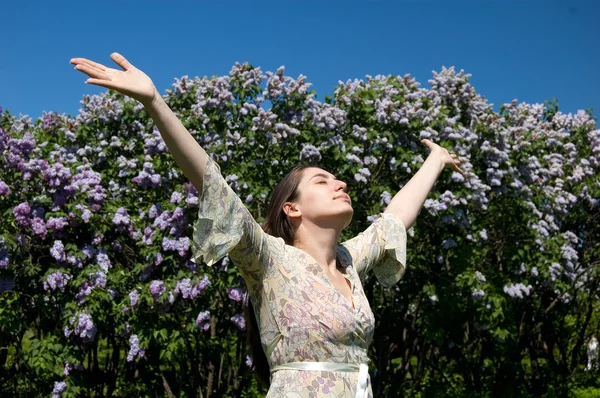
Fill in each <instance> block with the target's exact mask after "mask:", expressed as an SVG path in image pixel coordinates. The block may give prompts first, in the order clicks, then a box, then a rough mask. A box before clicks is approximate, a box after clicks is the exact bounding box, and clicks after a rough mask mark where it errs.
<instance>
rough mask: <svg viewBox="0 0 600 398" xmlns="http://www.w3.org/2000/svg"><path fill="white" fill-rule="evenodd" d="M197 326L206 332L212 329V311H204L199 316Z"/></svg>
mask: <svg viewBox="0 0 600 398" xmlns="http://www.w3.org/2000/svg"><path fill="white" fill-rule="evenodd" d="M196 326H197V327H199V328H201V329H203V330H204V331H205V332H206V331H207V330H208V329H210V311H202V312H200V313H199V314H198V318H196Z"/></svg>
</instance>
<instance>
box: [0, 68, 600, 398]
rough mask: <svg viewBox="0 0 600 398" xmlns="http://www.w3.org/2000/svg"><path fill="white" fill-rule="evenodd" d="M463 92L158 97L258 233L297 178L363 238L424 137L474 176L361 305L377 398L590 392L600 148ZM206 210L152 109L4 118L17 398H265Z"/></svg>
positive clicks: (241, 91) (404, 83)
mask: <svg viewBox="0 0 600 398" xmlns="http://www.w3.org/2000/svg"><path fill="white" fill-rule="evenodd" d="M469 77H470V76H469V75H468V74H465V73H464V72H462V71H460V72H457V71H455V70H454V69H453V68H443V69H442V70H441V71H440V72H436V73H434V74H433V77H432V79H431V80H430V81H429V88H423V87H421V86H420V85H419V83H417V82H416V81H415V79H413V78H411V77H410V76H409V75H406V76H374V77H373V76H367V77H366V78H365V79H363V80H359V79H355V80H349V81H347V82H339V84H338V86H337V87H336V88H335V91H334V92H333V94H332V95H331V96H328V97H326V98H325V100H324V101H319V100H317V99H316V96H315V93H314V92H311V91H310V84H309V83H308V82H307V81H306V78H305V77H304V76H302V75H301V76H299V77H298V78H297V79H294V78H292V77H290V76H287V75H286V74H285V69H284V68H280V69H278V70H277V71H276V72H265V73H263V72H262V71H261V70H260V69H259V68H253V67H251V66H249V65H247V64H236V65H234V66H233V67H232V69H231V71H230V73H229V75H227V76H221V77H213V78H193V79H191V78H188V77H182V78H180V79H176V80H175V83H174V84H173V88H172V89H169V90H168V91H167V92H166V93H165V95H164V97H165V99H166V101H167V103H168V104H169V105H170V106H171V107H172V108H173V110H174V111H175V112H176V114H177V115H178V116H179V117H180V118H181V120H182V122H183V123H184V125H185V126H186V127H187V128H188V130H189V131H190V133H191V134H192V135H193V136H194V137H195V138H196V139H197V140H198V142H199V143H200V144H201V145H202V146H203V147H204V148H205V149H206V151H207V152H208V153H209V154H210V156H212V157H213V158H214V159H215V160H216V161H217V162H218V163H219V165H220V167H221V171H222V173H223V176H224V178H225V180H226V181H227V183H229V185H230V186H231V187H232V189H234V191H235V192H236V193H237V194H238V195H239V196H240V198H241V199H242V200H243V201H244V202H245V204H246V206H248V208H249V209H250V211H251V212H252V214H254V216H255V217H256V218H257V219H258V220H259V221H260V218H261V214H263V211H262V210H263V209H264V207H265V205H266V202H267V201H268V198H269V193H270V192H271V190H272V187H273V184H274V182H276V181H278V180H279V179H281V178H282V177H283V176H284V174H285V173H287V172H288V171H289V170H290V169H291V168H292V167H293V166H295V165H296V164H297V163H298V162H307V163H317V162H318V163H320V164H323V165H324V166H325V167H326V168H328V169H329V170H330V171H332V172H334V173H335V174H336V176H338V178H341V179H343V180H345V181H346V182H347V183H348V185H349V194H350V196H351V198H352V201H353V203H354V208H355V216H354V221H353V223H352V225H351V226H350V227H349V228H348V229H347V230H346V231H344V234H343V238H348V237H351V236H354V235H355V234H357V233H358V232H360V231H361V230H363V229H365V228H366V227H367V226H368V225H369V224H370V223H371V222H372V221H374V220H375V219H376V218H377V216H378V214H379V213H380V212H381V211H382V210H383V209H384V208H385V206H386V205H387V204H388V203H389V202H390V200H391V198H392V197H393V194H394V193H395V192H397V191H398V190H399V189H401V188H402V186H403V185H404V184H405V183H406V181H408V179H409V178H410V176H411V175H412V174H413V173H414V172H415V171H416V170H417V169H418V168H419V166H420V165H421V164H422V162H423V161H424V158H425V156H426V153H425V151H424V150H423V149H422V146H421V145H420V144H419V141H420V140H421V139H422V138H428V139H431V140H433V141H435V142H437V143H440V144H441V145H442V146H444V147H446V148H448V149H450V150H452V151H454V152H455V153H456V154H457V155H458V156H459V157H460V159H461V160H462V161H463V169H464V170H465V171H466V172H467V173H466V175H465V176H463V175H461V174H458V173H453V172H450V171H446V172H444V173H443V174H442V175H441V177H440V179H439V181H438V183H437V184H436V187H435V189H434V191H433V192H432V193H431V194H430V196H429V197H428V199H427V201H426V202H425V204H424V208H423V210H422V212H421V215H420V217H419V219H418V222H417V224H416V225H415V226H414V227H413V228H412V229H411V230H410V231H408V233H409V237H410V238H409V242H408V250H409V255H408V259H409V264H408V270H407V273H406V276H405V277H404V279H403V280H402V281H401V282H399V284H398V285H397V286H396V287H395V288H392V289H381V288H380V287H379V286H378V283H377V281H375V280H374V279H369V280H368V281H367V282H366V284H365V289H366V291H367V292H368V294H369V296H370V298H371V301H372V308H373V309H374V312H375V313H376V319H377V322H378V323H377V332H376V337H377V338H376V339H375V341H374V343H373V346H372V350H371V353H370V355H371V358H372V360H373V363H372V365H373V366H374V368H375V369H376V370H377V377H376V378H374V379H373V383H374V384H373V389H374V391H375V393H376V395H379V396H391V395H393V394H395V392H396V391H404V392H406V393H407V394H415V395H416V394H422V395H423V394H424V395H432V396H435V395H444V394H445V395H455V396H464V395H468V394H475V395H478V394H479V395H485V394H488V395H489V394H492V393H494V394H496V395H528V394H529V395H542V394H546V393H548V392H549V391H550V390H552V391H555V392H556V391H566V390H565V389H566V388H568V386H569V385H571V384H572V383H575V382H577V383H584V384H585V383H586V382H589V380H588V379H584V378H581V377H579V376H578V375H579V374H580V371H581V370H582V369H584V368H585V364H586V362H585V350H586V344H587V341H588V340H589V336H590V335H596V336H597V335H598V334H599V332H600V331H599V330H598V325H599V322H598V321H599V320H600V319H599V318H598V313H600V311H599V310H600V308H599V300H598V295H599V293H600V292H599V283H598V280H600V279H599V278H598V261H599V260H598V258H600V249H599V248H598V245H597V242H599V241H600V239H598V232H599V230H598V227H597V222H594V220H597V218H598V215H599V209H600V205H599V198H600V182H599V180H598V178H597V176H598V173H599V170H598V169H599V168H600V130H598V129H597V126H596V122H595V119H594V118H593V117H592V115H591V112H586V111H579V112H577V113H575V114H565V113H562V112H560V111H559V109H558V106H557V105H556V103H554V102H549V103H547V104H526V103H519V102H517V101H513V102H511V103H508V104H504V105H502V106H501V107H500V111H499V112H495V111H494V110H493V108H492V105H491V104H489V103H488V102H487V101H486V99H485V98H484V97H482V96H480V95H479V94H478V93H477V92H476V91H475V89H474V88H473V87H472V85H471V84H470V82H469ZM198 195H199V193H198V192H197V191H196V189H195V188H194V187H193V186H191V184H190V183H189V182H188V181H186V179H185V178H184V176H183V175H182V173H181V171H180V170H179V169H178V167H177V165H176V164H175V163H174V162H173V159H172V158H171V156H170V155H169V154H168V151H167V148H166V145H165V143H164V141H163V140H162V138H161V136H160V134H159V132H158V131H157V129H156V127H155V126H154V125H153V123H152V120H151V119H150V118H149V117H148V114H147V113H146V112H145V110H144V109H143V107H142V106H141V105H140V104H138V103H136V102H135V101H133V100H131V99H128V98H124V97H123V96H121V95H119V94H117V93H114V92H107V93H104V94H101V95H95V96H85V97H84V99H83V101H82V107H81V110H80V112H79V114H78V115H76V116H75V117H71V116H67V115H59V114H55V113H45V114H44V115H43V116H42V117H41V118H39V119H37V120H32V119H30V118H28V117H26V116H19V117H16V116H13V115H12V114H11V113H9V112H6V111H3V112H0V211H2V214H3V217H4V219H3V222H2V223H0V305H1V306H2V307H1V308H2V309H3V311H2V312H1V313H0V324H2V325H6V326H3V328H2V329H0V340H1V341H3V342H5V343H3V346H5V347H7V348H8V350H4V351H0V366H2V369H3V370H5V372H3V373H2V374H3V376H0V386H1V387H0V388H1V389H2V391H11V394H13V395H23V394H32V395H50V394H51V393H52V394H54V395H56V396H59V395H61V394H62V396H78V395H82V394H83V395H85V394H87V395H92V394H95V395H100V396H112V395H134V396H137V395H148V394H150V393H151V392H152V393H154V392H155V391H157V390H164V391H165V392H166V394H167V395H169V394H174V395H186V396H187V395H200V394H202V395H203V396H210V395H211V394H212V395H213V396H222V395H236V394H238V392H242V391H243V392H245V393H247V394H250V396H252V394H258V392H259V390H260V387H259V386H258V384H257V383H256V382H255V381H254V380H253V377H252V374H251V364H252V359H251V358H250V357H247V355H246V354H247V347H246V341H245V336H244V332H243V331H244V330H245V329H246V326H247V325H246V324H245V319H244V317H243V316H242V315H241V314H242V312H243V307H244V305H245V303H246V302H247V294H246V291H245V287H244V285H243V283H242V281H241V280H240V278H239V275H238V274H237V271H236V270H235V268H234V267H232V266H231V265H230V264H229V263H228V262H229V260H228V258H227V257H226V258H224V259H223V260H222V261H221V262H220V263H219V264H215V265H214V266H212V267H208V266H206V265H205V264H194V263H192V262H191V261H190V258H191V250H192V242H191V240H190V238H191V236H192V223H193V222H194V220H195V218H196V212H197V208H198ZM16 320H17V321H16ZM42 347H43V348H44V350H42V349H41V348H42ZM66 364H68V370H67V365H66ZM17 369H19V370H18V371H17ZM4 375H6V376H4ZM14 377H16V378H17V379H18V380H19V382H18V383H17V382H15V381H14ZM506 380H518V381H516V382H515V383H513V384H511V383H506V382H505V381H506ZM586 380H587V381H586ZM569 383H571V384H569ZM590 383H591V382H590Z"/></svg>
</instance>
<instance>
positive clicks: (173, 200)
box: [0, 185, 183, 204]
mask: <svg viewBox="0 0 600 398" xmlns="http://www.w3.org/2000/svg"><path fill="white" fill-rule="evenodd" d="M0 187H1V185H0ZM182 199H183V196H182V195H181V193H179V192H177V191H174V192H173V193H172V194H171V203H173V204H179V203H181V201H182Z"/></svg>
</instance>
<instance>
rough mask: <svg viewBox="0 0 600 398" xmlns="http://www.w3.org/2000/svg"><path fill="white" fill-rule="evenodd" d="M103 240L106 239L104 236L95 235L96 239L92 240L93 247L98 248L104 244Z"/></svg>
mask: <svg viewBox="0 0 600 398" xmlns="http://www.w3.org/2000/svg"><path fill="white" fill-rule="evenodd" d="M102 239H104V235H103V234H96V235H94V239H92V245H96V246H98V245H99V244H100V243H102Z"/></svg>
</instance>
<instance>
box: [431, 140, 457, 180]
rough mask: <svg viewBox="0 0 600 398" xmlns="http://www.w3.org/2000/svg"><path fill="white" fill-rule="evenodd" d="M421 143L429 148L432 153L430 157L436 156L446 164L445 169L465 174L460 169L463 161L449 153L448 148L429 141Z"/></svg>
mask: <svg viewBox="0 0 600 398" xmlns="http://www.w3.org/2000/svg"><path fill="white" fill-rule="evenodd" d="M421 143H422V144H424V145H425V146H427V148H429V150H430V151H431V153H430V156H431V155H434V156H439V157H440V160H441V161H442V163H443V164H444V167H449V168H451V169H452V170H454V171H457V172H459V173H460V174H462V175H464V174H465V173H464V172H463V171H462V170H461V169H460V167H459V165H460V163H461V161H460V160H459V159H458V156H456V154H454V153H450V152H448V150H447V149H446V148H442V147H441V146H439V145H438V144H435V143H433V142H431V141H429V140H427V139H425V140H421Z"/></svg>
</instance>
